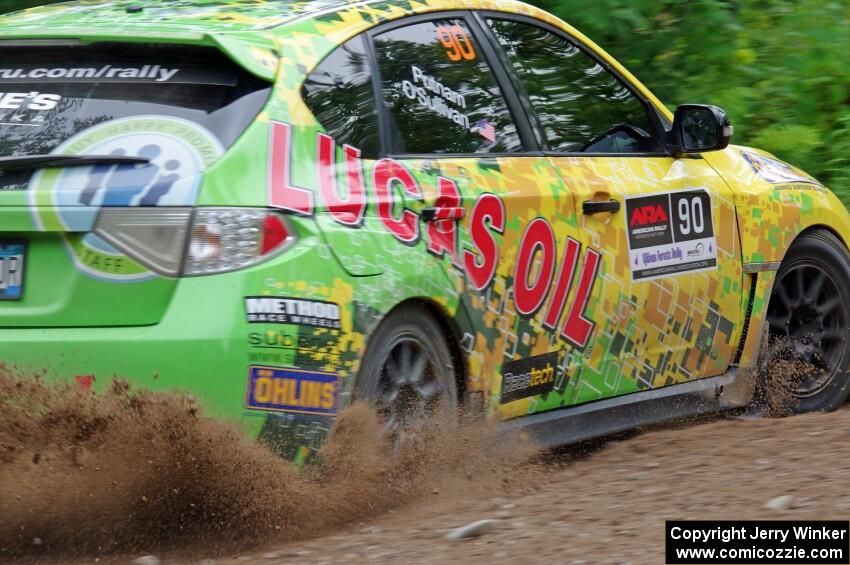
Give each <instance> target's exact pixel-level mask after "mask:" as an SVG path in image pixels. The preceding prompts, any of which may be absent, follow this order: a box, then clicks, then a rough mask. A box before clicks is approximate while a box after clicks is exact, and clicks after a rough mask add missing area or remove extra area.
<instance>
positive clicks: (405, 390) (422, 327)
mask: <svg viewBox="0 0 850 565" xmlns="http://www.w3.org/2000/svg"><path fill="white" fill-rule="evenodd" d="M355 398H356V399H366V400H369V401H370V402H371V403H372V404H373V405H374V406H375V408H376V410H377V412H378V414H379V415H380V416H381V418H382V419H383V420H384V422H385V429H386V431H387V433H388V435H389V436H390V438H391V439H392V441H393V442H394V443H395V444H396V445H397V446H398V445H400V444H402V443H403V442H405V441H407V440H408V439H410V438H411V437H415V436H416V435H417V434H418V433H419V432H421V430H422V428H423V427H424V426H425V425H426V423H427V422H428V420H429V418H433V417H448V418H453V417H454V416H455V414H456V409H457V404H458V393H457V385H456V373H455V363H454V360H453V359H452V355H451V353H450V350H449V347H448V344H447V342H446V336H445V335H444V330H443V328H442V326H441V325H440V323H439V322H438V321H437V320H436V319H435V317H434V316H433V315H432V314H431V313H430V312H429V311H428V310H427V309H425V308H424V307H418V306H414V305H403V306H401V307H399V308H398V309H396V310H394V311H393V312H391V313H390V314H389V315H388V316H387V318H386V319H385V320H384V321H383V322H382V323H381V324H380V326H379V327H378V329H377V330H376V331H375V333H374V334H373V335H372V337H371V338H370V340H369V345H368V347H367V350H366V356H365V358H364V360H363V365H362V367H361V370H360V373H359V375H358V377H357V384H356V387H355Z"/></svg>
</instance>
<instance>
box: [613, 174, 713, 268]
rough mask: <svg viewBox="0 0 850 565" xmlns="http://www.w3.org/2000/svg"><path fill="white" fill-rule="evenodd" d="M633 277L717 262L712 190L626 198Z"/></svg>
mask: <svg viewBox="0 0 850 565" xmlns="http://www.w3.org/2000/svg"><path fill="white" fill-rule="evenodd" d="M625 221H626V231H627V233H628V240H629V261H630V263H631V269H632V280H634V281H644V280H651V279H655V278H659V277H665V276H670V275H678V274H682V273H692V272H697V271H706V270H709V269H716V268H717V241H716V240H715V237H714V223H713V221H712V213H711V196H710V195H709V194H708V192H707V191H705V190H702V189H700V190H685V191H681V192H668V193H661V194H650V195H646V196H643V195H641V196H631V197H628V198H626V215H625Z"/></svg>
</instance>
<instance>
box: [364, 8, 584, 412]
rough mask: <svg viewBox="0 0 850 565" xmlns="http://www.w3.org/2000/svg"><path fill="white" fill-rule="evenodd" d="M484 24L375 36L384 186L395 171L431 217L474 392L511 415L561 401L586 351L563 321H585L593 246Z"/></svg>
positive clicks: (440, 22)
mask: <svg viewBox="0 0 850 565" xmlns="http://www.w3.org/2000/svg"><path fill="white" fill-rule="evenodd" d="M476 29H477V28H476V24H475V21H474V20H473V19H471V18H470V14H469V13H463V12H456V13H441V14H435V15H428V16H425V17H421V16H420V17H416V18H410V19H408V20H405V21H401V22H397V23H395V24H391V25H390V26H386V27H383V28H379V29H377V30H375V31H374V33H372V34H371V43H372V45H373V49H374V54H375V61H376V70H377V74H378V75H379V82H378V90H379V94H378V98H379V104H382V105H383V106H382V114H383V117H384V119H383V123H382V126H383V127H382V131H383V132H384V144H385V147H386V149H387V150H386V153H387V155H386V157H385V158H384V159H383V160H382V162H383V163H384V164H383V165H382V164H381V162H379V163H378V165H377V167H378V170H376V172H375V173H374V174H373V182H374V183H375V186H376V187H379V188H380V187H383V186H385V185H386V183H387V178H392V179H394V181H393V183H394V185H395V186H396V189H395V194H396V195H397V197H398V198H403V199H404V202H406V204H404V206H406V207H407V211H408V212H411V213H416V214H419V216H420V219H421V220H422V228H421V230H420V231H419V232H418V234H419V237H421V238H422V239H424V240H425V245H426V246H427V249H428V251H429V252H430V254H431V255H432V256H433V257H437V258H441V259H440V260H441V263H440V265H442V268H446V269H448V270H449V271H450V273H451V276H452V277H453V280H455V281H456V288H457V289H458V295H459V307H458V313H457V315H456V316H455V318H456V320H457V321H458V323H459V324H460V325H461V333H462V336H463V337H462V346H463V347H464V349H465V351H466V354H467V356H468V371H467V378H468V383H467V385H468V389H469V391H471V392H477V391H480V392H483V393H484V394H485V395H486V397H487V399H488V400H489V407H490V409H491V410H492V411H493V412H498V413H500V414H501V415H502V416H503V417H506V418H507V417H512V416H518V415H522V414H527V413H530V412H535V411H537V410H538V408H537V405H538V404H539V403H540V402H541V399H546V400H547V401H548V402H549V403H550V405H552V406H557V405H558V404H559V402H560V399H561V398H562V396H561V394H562V392H563V390H564V386H565V385H566V384H567V383H568V382H569V375H567V372H566V367H567V366H568V365H570V364H575V361H576V360H575V359H573V358H572V357H571V355H572V352H573V348H572V346H570V344H569V341H568V340H567V339H565V338H564V337H563V336H564V335H569V332H567V331H565V330H563V328H564V327H565V326H568V325H569V324H568V321H569V320H576V319H579V318H580V312H578V313H577V312H576V308H575V307H573V303H570V302H569V301H568V296H567V291H568V290H569V283H570V281H571V280H572V277H573V274H574V273H577V272H578V270H579V267H578V266H577V264H578V263H579V261H580V258H581V255H582V250H581V244H580V235H579V229H578V226H577V224H576V203H575V197H574V193H573V192H571V191H570V190H568V189H567V185H566V183H565V182H564V180H563V179H562V178H561V176H560V175H559V174H558V173H557V171H556V170H555V168H554V167H553V166H552V164H551V163H550V162H548V161H547V159H546V158H545V156H544V155H543V154H542V153H540V152H539V151H538V148H537V146H536V140H535V138H534V136H533V132H532V130H531V128H530V124H529V122H528V119H527V116H526V115H525V112H524V110H523V108H522V107H521V106H520V105H519V101H518V98H517V97H516V94H515V93H514V92H513V89H512V88H511V87H510V84H509V81H508V77H507V75H505V73H504V69H502V68H501V66H500V64H499V63H498V60H497V59H496V58H495V55H494V52H493V51H492V47H491V46H490V45H489V44H488V43H487V42H486V41H484V42H482V41H479V39H478V37H479V34H480V31H479V32H477V33H476ZM494 63H495V65H494ZM381 167H383V169H381ZM379 192H380V191H379ZM380 200H381V198H379V203H378V215H379V216H381V215H382V214H383V216H385V217H386V220H387V221H389V222H390V224H394V220H393V218H396V219H398V220H400V219H402V216H401V215H400V214H401V213H402V212H401V210H400V208H397V209H396V211H395V212H392V211H391V207H389V206H387V207H385V211H384V212H381V211H380V210H381V204H380ZM397 203H398V199H397ZM440 218H445V219H443V220H441V219H440ZM410 219H411V220H412V219H413V217H412V216H411V217H410ZM394 225H397V226H399V227H401V233H399V236H398V239H399V240H401V241H404V242H406V243H407V244H408V245H415V244H416V241H417V240H416V236H415V234H414V231H415V230H414V229H413V228H414V224H413V223H408V224H407V227H404V226H403V225H402V224H400V223H395V224H394ZM430 265H432V263H429V262H424V263H422V264H421V266H420V267H419V268H421V269H427V268H430ZM555 281H562V283H561V284H560V285H559V288H560V291H559V292H555V291H554V289H555V286H556V283H555ZM573 295H575V292H574V293H573V294H571V295H570V296H573Z"/></svg>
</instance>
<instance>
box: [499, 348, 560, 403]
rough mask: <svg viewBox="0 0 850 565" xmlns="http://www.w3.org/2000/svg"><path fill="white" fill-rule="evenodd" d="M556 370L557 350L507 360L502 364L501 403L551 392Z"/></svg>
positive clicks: (553, 386)
mask: <svg viewBox="0 0 850 565" xmlns="http://www.w3.org/2000/svg"><path fill="white" fill-rule="evenodd" d="M557 370H558V352H557V351H554V352H552V353H546V354H545V355H538V356H536V357H529V358H527V359H519V360H517V361H508V362H507V363H505V364H504V365H502V397H501V403H502V404H506V403H508V402H513V401H514V400H519V399H521V398H528V397H529V396H537V395H539V394H545V393H547V392H551V391H552V390H553V389H554V388H555V376H556V373H557Z"/></svg>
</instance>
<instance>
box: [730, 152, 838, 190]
mask: <svg viewBox="0 0 850 565" xmlns="http://www.w3.org/2000/svg"><path fill="white" fill-rule="evenodd" d="M741 156H742V157H744V160H745V161H746V162H747V163H749V165H750V167H751V168H752V169H753V172H755V173H756V175H758V176H759V177H760V178H761V179H762V180H764V181H766V182H769V183H770V184H808V185H814V186H816V187H821V188H823V185H822V184H821V183H819V182H818V181H816V180H815V179H813V178H812V177H810V176H809V175H807V174H806V173H804V172H803V171H801V170H800V169H798V168H796V167H792V166H791V165H789V164H788V163H783V162H782V161H779V160H778V159H771V158H770V157H764V156H763V155H756V154H755V153H749V152H747V151H742V152H741Z"/></svg>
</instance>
